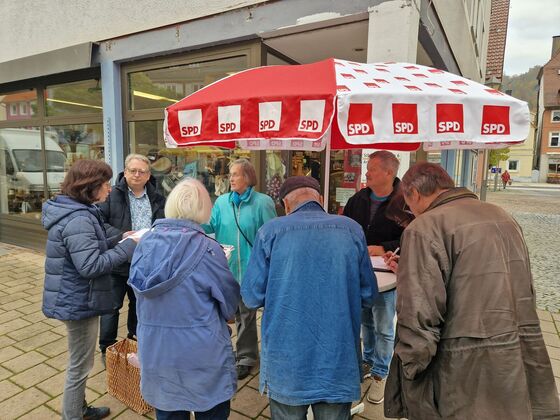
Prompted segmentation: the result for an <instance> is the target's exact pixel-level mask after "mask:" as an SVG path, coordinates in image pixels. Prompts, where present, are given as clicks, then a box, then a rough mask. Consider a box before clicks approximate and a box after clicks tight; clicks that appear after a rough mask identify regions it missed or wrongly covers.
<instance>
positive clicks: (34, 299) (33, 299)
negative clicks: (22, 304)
mask: <svg viewBox="0 0 560 420" xmlns="http://www.w3.org/2000/svg"><path fill="white" fill-rule="evenodd" d="M25 300H27V301H29V302H31V303H40V302H43V294H42V293H40V294H36V295H31V296H28V297H26V298H25Z"/></svg>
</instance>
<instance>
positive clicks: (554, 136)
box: [550, 131, 560, 147]
mask: <svg viewBox="0 0 560 420" xmlns="http://www.w3.org/2000/svg"><path fill="white" fill-rule="evenodd" d="M559 141H560V132H558V131H556V132H554V133H550V147H558V146H560V143H559Z"/></svg>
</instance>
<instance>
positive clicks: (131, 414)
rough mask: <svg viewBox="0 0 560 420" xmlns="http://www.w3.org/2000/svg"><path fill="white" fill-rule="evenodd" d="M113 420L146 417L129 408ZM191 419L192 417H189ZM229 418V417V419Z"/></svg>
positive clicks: (138, 419)
mask: <svg viewBox="0 0 560 420" xmlns="http://www.w3.org/2000/svg"><path fill="white" fill-rule="evenodd" d="M113 418H114V419H118V420H141V419H145V418H146V417H144V416H141V415H140V414H138V413H135V412H134V411H132V410H131V409H130V408H129V409H127V410H125V411H123V412H122V413H121V414H119V415H118V416H117V417H113ZM191 418H192V417H191ZM230 418H231V417H230Z"/></svg>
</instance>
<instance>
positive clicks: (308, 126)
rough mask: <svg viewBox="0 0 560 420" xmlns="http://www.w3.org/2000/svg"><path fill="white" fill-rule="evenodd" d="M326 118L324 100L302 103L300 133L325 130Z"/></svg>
mask: <svg viewBox="0 0 560 420" xmlns="http://www.w3.org/2000/svg"><path fill="white" fill-rule="evenodd" d="M324 117H325V100H324V99H318V100H307V101H305V100H304V101H301V102H300V113H299V125H298V131H307V132H311V133H317V132H320V131H321V130H322V129H323V119H324Z"/></svg>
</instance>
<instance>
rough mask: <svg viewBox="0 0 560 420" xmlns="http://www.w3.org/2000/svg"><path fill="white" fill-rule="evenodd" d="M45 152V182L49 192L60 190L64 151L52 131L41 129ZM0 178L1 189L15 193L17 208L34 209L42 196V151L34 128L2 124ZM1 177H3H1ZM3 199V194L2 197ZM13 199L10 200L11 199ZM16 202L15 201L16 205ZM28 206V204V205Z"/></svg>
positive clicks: (37, 132) (39, 135) (8, 192)
mask: <svg viewBox="0 0 560 420" xmlns="http://www.w3.org/2000/svg"><path fill="white" fill-rule="evenodd" d="M45 149H46V152H47V185H48V192H49V196H50V195H52V194H53V193H56V192H60V184H61V183H62V181H63V180H64V175H65V173H64V167H65V162H66V154H65V153H64V152H63V150H62V149H61V148H60V146H59V145H58V142H57V137H56V135H55V134H53V133H45ZM0 154H2V156H0V178H3V180H2V181H4V182H3V183H4V185H3V187H4V188H2V190H4V192H5V193H7V194H10V195H14V196H16V201H21V202H22V203H27V204H24V205H21V206H20V207H21V211H22V212H25V211H26V210H32V209H33V210H34V207H36V205H37V204H39V203H38V202H37V201H41V198H42V197H43V190H44V188H43V185H44V179H43V166H44V165H43V153H42V150H41V134H40V132H39V131H38V130H29V129H20V128H5V129H1V130H0ZM4 177H5V178H4ZM2 199H4V197H2ZM12 201H13V200H12ZM18 206H19V205H18ZM29 207H31V208H29Z"/></svg>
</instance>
